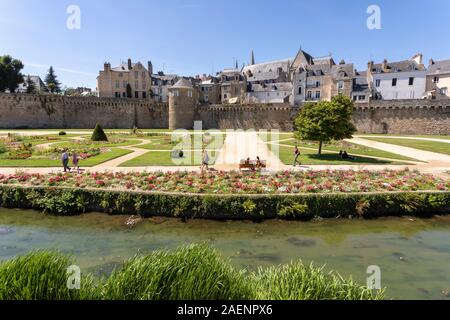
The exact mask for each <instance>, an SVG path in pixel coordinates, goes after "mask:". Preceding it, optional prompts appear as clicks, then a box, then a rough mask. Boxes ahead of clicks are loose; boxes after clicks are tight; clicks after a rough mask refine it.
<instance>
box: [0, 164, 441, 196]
mask: <svg viewBox="0 0 450 320" xmlns="http://www.w3.org/2000/svg"><path fill="white" fill-rule="evenodd" d="M0 184H2V185H8V184H9V185H12V184H20V185H29V186H61V187H77V188H103V189H112V190H137V191H165V192H181V193H187V192H189V193H212V194H263V193H268V194H288V193H331V192H341V193H344V192H347V193H351V192H374V191H415V190H440V191H450V181H444V180H442V179H439V178H436V177H434V176H432V175H428V174H421V173H419V172H416V171H409V170H404V171H391V170H385V171H352V170H349V171H306V172H291V171H285V172H278V173H274V174H260V173H240V172H217V173H204V174H203V173H194V172H168V173H162V172H157V173H148V172H135V173H120V172H118V173H112V172H92V173H90V172H87V173H84V174H79V175H78V174H75V173H67V174H63V173H55V174H46V175H42V174H27V173H16V174H11V175H2V174H0Z"/></svg>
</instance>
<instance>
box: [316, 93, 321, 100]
mask: <svg viewBox="0 0 450 320" xmlns="http://www.w3.org/2000/svg"><path fill="white" fill-rule="evenodd" d="M316 99H320V91H316Z"/></svg>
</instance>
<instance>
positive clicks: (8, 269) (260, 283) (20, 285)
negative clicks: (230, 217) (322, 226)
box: [0, 244, 384, 300]
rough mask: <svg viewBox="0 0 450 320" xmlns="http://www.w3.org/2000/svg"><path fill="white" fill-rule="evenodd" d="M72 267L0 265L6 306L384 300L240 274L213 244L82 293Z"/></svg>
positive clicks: (281, 274) (300, 280)
mask: <svg viewBox="0 0 450 320" xmlns="http://www.w3.org/2000/svg"><path fill="white" fill-rule="evenodd" d="M71 264H72V261H71V260H70V259H69V258H67V257H65V256H64V255H61V254H60V253H57V252H47V251H37V252H31V253H29V254H27V255H25V256H22V257H19V258H16V259H13V260H10V261H7V262H4V263H3V264H1V265H0V300H35V299H37V300H70V299H73V300H86V299H102V300H216V299H217V300H255V299H262V300H290V299H291V300H320V299H338V300H359V299H369V300H372V299H382V298H383V295H384V291H381V292H378V293H372V291H370V290H369V289H367V288H365V287H363V286H359V285H357V284H356V283H354V282H353V281H352V280H351V279H348V280H346V279H343V278H342V277H340V276H339V275H338V274H336V273H334V272H331V273H325V272H324V270H323V268H317V267H314V266H313V265H309V266H307V265H304V264H302V263H301V262H297V263H291V264H290V265H285V266H279V267H272V268H268V269H259V270H258V271H256V272H246V271H239V270H235V269H234V268H233V267H232V266H231V265H230V264H229V263H228V261H225V260H223V259H222V258H221V257H220V255H219V254H218V252H217V251H216V250H215V249H213V248H211V247H210V246H209V245H207V244H194V245H189V246H183V247H180V248H179V249H177V250H173V251H166V250H161V251H155V252H153V253H151V254H149V255H146V256H137V257H135V258H132V259H130V260H128V261H126V262H125V263H124V265H123V266H122V267H121V268H119V269H117V270H115V271H114V272H113V273H112V274H111V275H110V277H109V278H105V279H96V281H95V282H94V280H93V277H92V275H83V276H82V279H81V290H69V289H67V286H66V282H67V274H66V268H67V267H68V266H69V265H71Z"/></svg>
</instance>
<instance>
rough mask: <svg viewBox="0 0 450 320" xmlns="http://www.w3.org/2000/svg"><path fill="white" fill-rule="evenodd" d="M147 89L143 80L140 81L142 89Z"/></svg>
mask: <svg viewBox="0 0 450 320" xmlns="http://www.w3.org/2000/svg"><path fill="white" fill-rule="evenodd" d="M145 89H147V84H146V83H145V82H142V90H145Z"/></svg>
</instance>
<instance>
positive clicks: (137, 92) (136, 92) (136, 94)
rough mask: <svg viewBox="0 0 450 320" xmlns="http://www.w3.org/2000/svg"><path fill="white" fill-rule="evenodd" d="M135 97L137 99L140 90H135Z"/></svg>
mask: <svg viewBox="0 0 450 320" xmlns="http://www.w3.org/2000/svg"><path fill="white" fill-rule="evenodd" d="M134 97H135V98H136V99H137V98H139V91H135V92H134Z"/></svg>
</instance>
